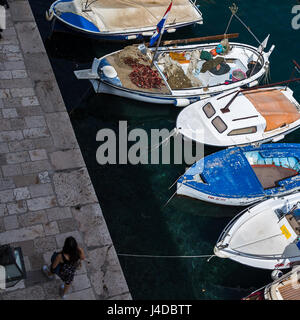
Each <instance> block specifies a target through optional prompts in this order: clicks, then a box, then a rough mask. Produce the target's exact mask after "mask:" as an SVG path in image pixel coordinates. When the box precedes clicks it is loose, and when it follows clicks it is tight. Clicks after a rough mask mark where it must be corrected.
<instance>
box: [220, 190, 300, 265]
mask: <svg viewBox="0 0 300 320" xmlns="http://www.w3.org/2000/svg"><path fill="white" fill-rule="evenodd" d="M299 208H300V194H299V193H294V194H291V195H288V196H284V197H280V198H277V197H275V198H271V199H269V200H266V201H263V202H261V203H259V204H257V205H255V206H252V207H250V208H248V209H246V210H245V211H243V212H241V213H240V214H239V215H237V216H236V217H235V218H234V219H233V220H232V221H231V222H230V223H229V224H228V225H227V227H226V228H225V229H224V231H223V232H222V234H221V236H220V237H219V239H218V241H217V244H216V246H215V248H214V252H215V254H216V255H217V256H218V257H220V258H229V259H231V260H234V261H236V262H239V263H242V264H245V265H248V266H252V267H255V268H262V269H270V270H278V269H286V268H291V267H292V266H293V265H295V264H297V263H298V264H299V262H300V209H299Z"/></svg>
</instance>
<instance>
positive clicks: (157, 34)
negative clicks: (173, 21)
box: [150, 1, 173, 46]
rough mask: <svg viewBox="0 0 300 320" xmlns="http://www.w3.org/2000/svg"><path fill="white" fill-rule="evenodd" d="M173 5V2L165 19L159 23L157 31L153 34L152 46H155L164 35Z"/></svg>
mask: <svg viewBox="0 0 300 320" xmlns="http://www.w3.org/2000/svg"><path fill="white" fill-rule="evenodd" d="M172 4H173V2H172V1H171V3H170V5H169V7H168V9H167V11H166V12H165V14H164V16H163V18H162V19H161V20H160V21H159V23H158V25H157V26H156V31H155V33H154V34H153V36H152V37H151V39H150V46H153V45H154V43H155V42H156V41H157V40H158V39H159V37H160V34H161V33H164V31H165V23H166V21H167V18H168V15H169V12H170V11H171V8H172Z"/></svg>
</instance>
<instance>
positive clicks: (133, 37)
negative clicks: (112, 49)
mask: <svg viewBox="0 0 300 320" xmlns="http://www.w3.org/2000/svg"><path fill="white" fill-rule="evenodd" d="M136 38H137V35H136V34H133V35H130V36H127V40H135V39H136Z"/></svg>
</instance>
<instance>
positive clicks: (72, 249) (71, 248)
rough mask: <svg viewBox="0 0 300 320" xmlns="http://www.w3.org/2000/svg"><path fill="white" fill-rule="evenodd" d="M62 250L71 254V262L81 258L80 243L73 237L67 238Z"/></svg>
mask: <svg viewBox="0 0 300 320" xmlns="http://www.w3.org/2000/svg"><path fill="white" fill-rule="evenodd" d="M62 251H63V253H66V254H67V255H69V257H70V262H71V263H75V262H77V261H78V260H79V259H80V256H79V250H78V244H77V241H76V240H75V239H74V238H73V237H68V238H66V240H65V244H64V247H63V250H62Z"/></svg>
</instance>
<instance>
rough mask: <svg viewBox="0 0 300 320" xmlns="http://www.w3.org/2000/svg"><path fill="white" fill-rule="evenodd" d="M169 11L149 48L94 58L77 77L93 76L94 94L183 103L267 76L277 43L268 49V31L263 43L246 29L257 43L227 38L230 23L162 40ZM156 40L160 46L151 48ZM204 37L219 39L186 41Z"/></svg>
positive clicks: (134, 47)
mask: <svg viewBox="0 0 300 320" xmlns="http://www.w3.org/2000/svg"><path fill="white" fill-rule="evenodd" d="M237 9H238V8H237V7H236V6H233V7H231V8H230V10H231V12H232V15H231V19H230V22H231V20H232V17H233V16H236V17H237V15H236V12H237ZM167 16H168V12H166V14H165V16H164V18H163V19H162V20H161V21H160V23H159V24H158V25H157V32H156V33H155V34H154V35H153V36H152V38H151V40H150V46H149V47H146V46H145V45H144V44H143V45H140V46H130V47H126V48H124V49H123V50H120V51H117V52H114V53H110V54H108V55H106V56H104V57H102V58H95V59H94V61H93V64H92V67H91V69H86V70H77V71H75V72H74V73H75V75H76V77H77V78H78V79H87V80H90V82H91V83H92V85H93V88H94V90H95V92H96V93H107V94H113V95H117V96H121V97H125V98H129V99H135V100H139V101H144V102H150V103H160V104H173V105H175V106H179V107H185V106H188V105H189V104H191V103H193V102H196V101H199V100H203V99H206V98H209V97H212V96H214V95H217V94H220V93H222V92H226V91H229V90H232V89H235V88H239V87H252V86H255V85H257V84H258V83H259V81H260V80H261V79H262V78H263V77H264V76H267V75H268V72H269V57H270V55H271V53H272V51H273V50H274V47H275V46H274V45H272V46H271V48H270V49H269V51H265V49H266V47H267V44H268V39H269V36H268V37H267V38H266V39H265V40H264V41H263V42H260V41H259V40H258V39H257V38H256V37H255V36H254V34H253V33H252V32H251V31H250V29H249V28H247V30H248V31H250V32H251V34H252V35H253V36H254V37H255V39H256V40H257V42H258V43H259V46H258V47H254V46H250V45H247V44H243V43H235V42H229V38H235V37H237V36H238V34H232V35H228V34H227V30H228V27H229V25H230V22H229V24H228V27H227V29H226V31H225V33H224V34H223V35H221V36H208V37H202V38H193V39H185V40H173V41H165V42H164V43H163V44H162V45H160V41H161V37H162V35H163V33H164V21H165V20H166V17H167ZM237 18H238V17H237ZM238 19H239V18H238ZM239 20H240V19H239ZM157 40H158V43H157V45H156V48H153V47H151V46H152V45H153V44H154V43H155V42H156V41H157ZM206 40H211V41H213V40H221V41H220V42H217V43H205V44H199V43H198V44H188V45H187V43H193V42H196V41H197V42H199V41H206ZM180 43H181V44H182V43H185V45H178V44H180ZM172 45H173V46H172Z"/></svg>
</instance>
